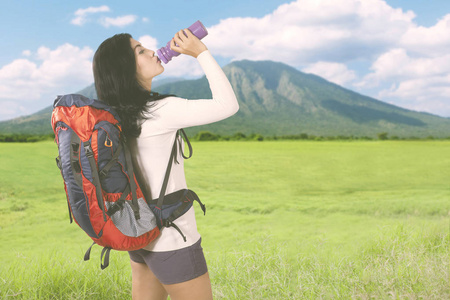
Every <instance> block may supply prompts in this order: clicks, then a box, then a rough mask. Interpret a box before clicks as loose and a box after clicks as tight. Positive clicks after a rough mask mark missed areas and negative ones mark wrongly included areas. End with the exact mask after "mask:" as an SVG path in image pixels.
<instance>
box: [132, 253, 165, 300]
mask: <svg viewBox="0 0 450 300" xmlns="http://www.w3.org/2000/svg"><path fill="white" fill-rule="evenodd" d="M130 261H131V276H132V279H131V285H132V292H131V294H132V297H133V300H144V299H145V300H166V299H167V291H166V290H165V289H164V287H163V285H162V284H161V282H159V280H158V278H156V276H155V274H153V272H152V271H151V270H150V268H149V267H148V266H147V265H146V264H145V263H138V262H134V261H132V260H130Z"/></svg>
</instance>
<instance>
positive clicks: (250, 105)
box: [0, 60, 450, 137]
mask: <svg viewBox="0 0 450 300" xmlns="http://www.w3.org/2000/svg"><path fill="white" fill-rule="evenodd" d="M224 72H225V74H226V75H227V77H228V78H229V80H230V82H231V84H232V86H233V89H234V91H235V93H236V96H237V98H238V101H239V104H240V110H239V112H238V113H237V114H236V115H235V116H233V117H231V118H229V119H226V120H224V121H221V122H218V123H214V124H209V125H205V126H198V127H194V128H189V129H188V130H187V132H188V134H190V135H193V134H195V133H196V132H198V131H201V130H209V131H212V132H215V133H219V134H225V135H231V134H234V133H236V132H243V133H245V134H250V133H260V134H263V135H266V136H269V135H289V134H300V133H308V134H314V135H324V136H329V135H355V136H372V137H375V136H376V135H377V133H380V132H388V133H389V134H390V135H391V136H392V135H397V136H400V137H410V136H417V137H426V136H429V135H432V136H436V137H447V136H450V119H447V118H442V117H438V116H434V115H431V114H427V113H419V112H414V111H410V110H407V109H403V108H399V107H396V106H394V105H390V104H387V103H384V102H381V101H378V100H376V99H373V98H370V97H366V96H363V95H360V94H358V93H355V92H353V91H350V90H348V89H345V88H342V87H340V86H338V85H336V84H333V83H330V82H328V81H326V80H325V79H323V78H321V77H318V76H315V75H311V74H305V73H302V72H300V71H298V70H296V69H294V68H292V67H290V66H287V65H285V64H282V63H276V62H272V61H248V60H243V61H238V62H233V63H231V64H229V65H227V66H225V67H224ZM154 90H155V91H157V92H160V93H167V94H175V95H178V96H180V97H184V98H188V99H204V98H211V92H210V90H209V85H208V81H207V80H206V77H202V78H200V79H196V80H184V81H178V82H176V83H174V82H169V83H165V84H164V82H161V83H160V85H159V86H157V85H156V84H155V85H154ZM80 93H81V94H84V95H86V96H88V97H94V98H95V89H94V88H93V86H90V87H87V88H86V89H84V90H82V91H80ZM50 114H51V107H48V108H46V109H44V110H41V111H40V112H38V113H36V114H33V115H31V116H27V117H22V118H17V119H14V120H11V121H7V122H0V133H2V132H14V131H15V132H26V133H49V132H51V128H50Z"/></svg>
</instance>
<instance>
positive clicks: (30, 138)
mask: <svg viewBox="0 0 450 300" xmlns="http://www.w3.org/2000/svg"><path fill="white" fill-rule="evenodd" d="M54 139H55V135H54V134H53V133H51V134H45V135H31V134H0V143H34V142H40V141H48V140H54ZM190 139H191V140H193V141H276V140H309V141H334V140H367V141H370V140H382V141H384V140H450V136H449V137H447V138H438V137H433V136H431V135H430V136H427V137H425V138H423V137H422V138H421V137H415V136H411V137H407V138H405V137H399V136H396V135H393V136H390V135H389V134H388V133H387V132H380V133H378V134H377V136H376V137H369V136H354V135H349V136H347V135H336V136H318V135H313V134H307V133H300V134H290V135H271V136H263V135H261V134H258V133H251V134H244V133H242V132H237V133H235V134H233V135H220V134H215V133H212V132H210V131H200V132H198V133H197V134H195V135H194V136H191V137H190Z"/></svg>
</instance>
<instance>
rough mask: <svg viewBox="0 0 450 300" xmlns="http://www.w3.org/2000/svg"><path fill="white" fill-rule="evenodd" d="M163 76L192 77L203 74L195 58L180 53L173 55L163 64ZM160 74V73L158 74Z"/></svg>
mask: <svg viewBox="0 0 450 300" xmlns="http://www.w3.org/2000/svg"><path fill="white" fill-rule="evenodd" d="M162 64H163V66H164V73H163V74H162V76H164V77H184V78H193V77H200V76H203V75H204V73H203V69H202V68H201V67H200V65H199V63H198V62H197V60H196V59H195V58H193V57H191V56H187V55H184V54H180V55H179V56H177V57H173V58H172V60H171V61H169V63H167V64H164V63H163V62H162ZM160 76H161V75H160Z"/></svg>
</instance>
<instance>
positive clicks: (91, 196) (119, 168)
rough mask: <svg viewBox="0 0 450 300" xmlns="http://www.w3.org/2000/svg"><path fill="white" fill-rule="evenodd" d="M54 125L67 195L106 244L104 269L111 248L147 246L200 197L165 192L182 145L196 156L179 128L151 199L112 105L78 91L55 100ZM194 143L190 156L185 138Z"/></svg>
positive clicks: (72, 211)
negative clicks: (157, 191)
mask: <svg viewBox="0 0 450 300" xmlns="http://www.w3.org/2000/svg"><path fill="white" fill-rule="evenodd" d="M51 124H52V128H53V131H54V133H55V142H56V144H57V145H58V152H59V155H58V157H57V158H56V163H57V165H58V167H59V169H60V170H61V175H62V177H63V180H64V189H65V192H66V196H67V203H68V208H69V218H70V222H71V223H72V221H73V220H75V222H76V223H77V224H78V225H79V226H80V227H81V228H82V229H83V230H84V231H85V232H86V234H87V235H88V236H89V237H90V238H91V239H92V240H93V244H92V245H91V247H89V249H88V251H87V252H86V254H85V257H84V259H85V260H88V259H89V257H90V251H91V248H92V246H93V245H94V244H98V245H100V246H103V247H104V248H103V250H102V253H101V268H102V269H104V268H106V267H107V266H108V265H109V253H110V250H111V249H114V250H121V251H132V250H137V249H141V248H143V247H145V246H146V245H147V244H148V243H149V242H151V241H152V240H154V239H155V238H156V237H158V235H159V234H160V230H161V229H162V228H163V227H174V228H175V229H176V230H177V231H178V232H179V233H180V234H181V236H182V237H183V239H184V240H185V241H186V238H185V237H184V235H183V233H182V232H181V230H180V229H179V228H178V227H177V226H176V225H175V224H174V223H173V221H174V220H175V219H177V218H178V217H180V216H181V215H183V214H184V213H185V212H186V211H187V210H188V209H189V208H190V207H191V206H192V204H193V201H198V202H199V204H200V206H201V208H202V210H203V212H205V210H206V208H205V206H204V205H203V204H202V203H201V202H200V199H199V198H198V196H197V194H196V193H195V192H193V191H191V190H188V189H182V190H179V191H176V192H174V193H171V194H168V195H165V191H166V187H167V182H168V179H169V175H170V169H171V166H172V163H173V162H177V161H176V156H177V144H179V149H180V152H181V154H182V156H183V158H186V159H187V158H190V157H191V156H192V147H191V145H190V143H189V140H188V139H187V136H186V134H185V133H184V131H183V130H182V129H181V130H179V131H178V132H177V134H176V137H175V141H174V144H173V147H172V153H171V155H170V158H169V162H168V165H167V170H166V174H165V177H164V182H163V186H162V188H161V192H160V195H159V198H158V199H145V197H144V195H143V193H142V190H141V188H140V186H139V183H138V181H137V180H136V177H135V174H134V170H133V164H132V159H131V154H130V151H129V149H128V147H127V143H126V138H125V136H124V135H123V133H122V128H121V125H120V118H119V116H118V115H117V113H116V112H115V111H114V109H113V108H112V107H110V106H109V105H107V104H106V103H104V102H102V101H100V100H94V99H89V98H87V97H84V96H82V95H78V94H69V95H64V96H58V97H57V98H56V100H55V102H54V105H53V112H52V118H51ZM181 134H182V135H183V137H184V140H185V141H186V142H187V144H188V146H189V151H190V154H189V156H188V157H186V156H185V155H184V153H183V151H182V147H181V142H182V140H183V137H182V136H181Z"/></svg>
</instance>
